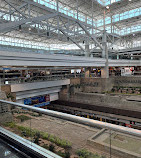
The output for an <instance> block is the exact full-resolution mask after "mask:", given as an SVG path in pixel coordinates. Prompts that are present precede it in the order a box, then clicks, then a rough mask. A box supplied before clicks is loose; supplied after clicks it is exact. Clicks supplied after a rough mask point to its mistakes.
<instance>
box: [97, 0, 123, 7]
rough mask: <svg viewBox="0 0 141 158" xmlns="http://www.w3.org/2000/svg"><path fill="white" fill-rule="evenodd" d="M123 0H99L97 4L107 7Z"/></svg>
mask: <svg viewBox="0 0 141 158" xmlns="http://www.w3.org/2000/svg"><path fill="white" fill-rule="evenodd" d="M119 1H121V0H97V2H98V3H99V4H101V5H103V6H107V5H110V4H112V3H115V2H119Z"/></svg>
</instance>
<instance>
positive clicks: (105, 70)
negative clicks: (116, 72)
mask: <svg viewBox="0 0 141 158" xmlns="http://www.w3.org/2000/svg"><path fill="white" fill-rule="evenodd" d="M102 47H103V50H102V58H105V59H106V62H105V67H104V68H102V69H101V78H109V64H108V49H107V36H106V31H104V32H103V37H102Z"/></svg>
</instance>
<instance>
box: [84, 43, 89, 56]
mask: <svg viewBox="0 0 141 158" xmlns="http://www.w3.org/2000/svg"><path fill="white" fill-rule="evenodd" d="M85 55H86V57H90V48H89V43H86V44H85Z"/></svg>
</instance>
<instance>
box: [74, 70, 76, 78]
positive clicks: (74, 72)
mask: <svg viewBox="0 0 141 158" xmlns="http://www.w3.org/2000/svg"><path fill="white" fill-rule="evenodd" d="M74 77H75V78H76V69H74Z"/></svg>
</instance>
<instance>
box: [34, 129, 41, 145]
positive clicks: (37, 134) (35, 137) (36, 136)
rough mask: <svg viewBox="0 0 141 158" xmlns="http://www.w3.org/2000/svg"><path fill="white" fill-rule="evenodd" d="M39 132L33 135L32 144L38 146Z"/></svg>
mask: <svg viewBox="0 0 141 158" xmlns="http://www.w3.org/2000/svg"><path fill="white" fill-rule="evenodd" d="M39 138H40V132H36V134H35V135H34V139H35V140H34V143H36V144H39Z"/></svg>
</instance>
